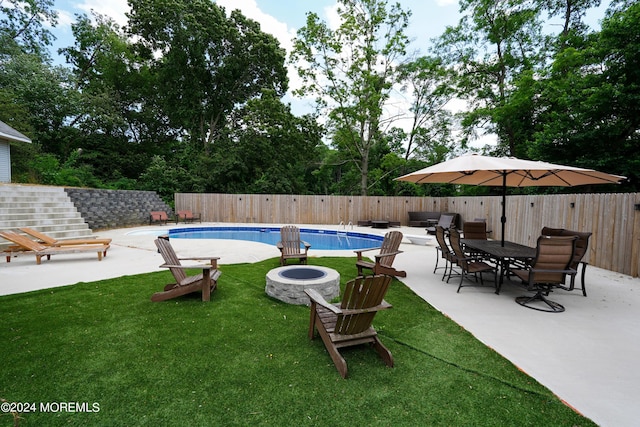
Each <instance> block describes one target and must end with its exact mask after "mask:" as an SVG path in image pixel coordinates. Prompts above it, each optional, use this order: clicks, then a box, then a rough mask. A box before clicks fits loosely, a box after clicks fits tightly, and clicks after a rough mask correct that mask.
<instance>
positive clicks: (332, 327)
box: [305, 275, 393, 378]
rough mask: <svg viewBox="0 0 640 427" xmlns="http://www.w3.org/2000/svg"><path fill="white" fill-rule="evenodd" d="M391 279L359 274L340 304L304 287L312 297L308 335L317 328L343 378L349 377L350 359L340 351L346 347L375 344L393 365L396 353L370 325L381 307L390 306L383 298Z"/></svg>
mask: <svg viewBox="0 0 640 427" xmlns="http://www.w3.org/2000/svg"><path fill="white" fill-rule="evenodd" d="M390 283H391V277H389V276H383V275H379V276H368V277H358V278H356V279H354V280H351V281H349V282H348V283H347V285H346V286H345V290H344V295H343V297H342V302H341V303H340V304H336V305H334V304H329V303H328V302H327V301H326V300H325V299H324V298H323V297H322V295H320V293H318V292H317V291H316V290H314V289H305V292H306V294H307V295H308V296H309V299H310V300H311V317H310V320H309V338H310V339H313V338H314V337H315V330H316V329H317V331H318V333H319V334H320V337H321V338H322V341H323V342H324V345H325V347H326V348H327V351H328V352H329V355H330V356H331V359H332V360H333V363H334V364H335V365H336V368H337V369H338V372H340V375H341V376H342V378H346V377H347V362H346V361H345V360H344V358H343V357H342V355H341V354H340V353H339V351H338V350H339V349H340V348H343V347H350V346H356V345H361V344H367V343H370V344H373V347H374V348H375V349H376V351H377V352H378V354H379V355H380V356H381V357H382V360H384V363H385V364H387V366H390V367H393V356H392V355H391V352H390V351H389V350H388V349H387V348H386V347H385V346H384V345H383V344H382V342H381V341H380V339H379V338H378V335H377V333H376V330H375V329H374V328H373V327H372V326H371V323H372V322H373V318H374V317H375V315H376V313H377V312H378V311H380V310H386V309H388V308H391V305H390V304H389V303H387V302H386V301H385V300H384V296H385V294H386V293H387V289H388V288H389V285H390Z"/></svg>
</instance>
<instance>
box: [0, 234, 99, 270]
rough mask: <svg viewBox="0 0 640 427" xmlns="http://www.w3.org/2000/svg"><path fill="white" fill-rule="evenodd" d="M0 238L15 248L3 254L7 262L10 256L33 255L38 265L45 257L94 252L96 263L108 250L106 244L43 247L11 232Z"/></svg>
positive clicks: (0, 235)
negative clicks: (12, 244)
mask: <svg viewBox="0 0 640 427" xmlns="http://www.w3.org/2000/svg"><path fill="white" fill-rule="evenodd" d="M0 237H2V238H3V239H5V240H8V241H10V242H12V243H15V245H16V246H17V247H16V248H14V249H8V250H6V251H4V252H3V254H4V255H6V257H7V262H10V261H11V257H12V256H17V255H22V254H26V255H31V254H33V255H35V257H36V264H40V263H41V261H42V257H43V256H46V257H47V259H51V255H56V254H70V253H78V252H96V253H97V254H98V261H102V256H103V254H105V253H106V251H107V249H109V245H108V244H95V245H90V244H82V245H68V246H45V245H43V244H41V243H38V242H36V241H34V240H31V239H30V238H28V237H26V236H23V235H22V234H18V233H15V232H13V231H0Z"/></svg>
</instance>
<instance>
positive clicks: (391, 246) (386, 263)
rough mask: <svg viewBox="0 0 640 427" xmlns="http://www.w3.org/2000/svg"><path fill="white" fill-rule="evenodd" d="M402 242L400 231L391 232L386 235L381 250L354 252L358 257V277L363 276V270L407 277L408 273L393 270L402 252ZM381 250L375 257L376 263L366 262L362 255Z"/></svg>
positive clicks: (359, 250) (369, 249)
mask: <svg viewBox="0 0 640 427" xmlns="http://www.w3.org/2000/svg"><path fill="white" fill-rule="evenodd" d="M400 242H402V233H401V232H399V231H389V232H388V233H387V234H385V235H384V240H383V241H382V246H380V247H379V248H368V249H358V250H356V251H354V252H355V253H356V254H357V255H358V259H357V261H356V267H357V268H358V276H363V275H364V273H363V270H365V269H366V270H371V271H372V272H373V274H386V275H388V276H400V277H407V272H406V271H399V270H396V269H395V268H393V261H394V260H395V259H396V255H398V254H401V253H402V251H400V250H398V248H399V247H400ZM378 249H379V250H380V253H379V254H378V255H375V259H376V261H375V262H370V261H366V260H365V259H363V257H362V253H363V252H366V251H372V250H378Z"/></svg>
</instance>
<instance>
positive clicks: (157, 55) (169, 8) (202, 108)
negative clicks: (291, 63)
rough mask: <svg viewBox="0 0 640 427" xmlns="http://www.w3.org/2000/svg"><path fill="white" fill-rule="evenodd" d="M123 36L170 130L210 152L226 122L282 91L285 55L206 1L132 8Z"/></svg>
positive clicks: (140, 3) (254, 28)
mask: <svg viewBox="0 0 640 427" xmlns="http://www.w3.org/2000/svg"><path fill="white" fill-rule="evenodd" d="M129 4H130V6H131V12H130V13H129V15H128V16H129V33H130V34H131V35H132V36H134V37H137V38H138V42H137V44H138V48H139V51H140V54H141V55H142V57H144V58H146V60H147V61H148V63H149V64H150V71H151V72H152V73H153V74H154V76H155V78H156V85H157V86H156V92H157V94H158V96H159V102H160V103H161V106H162V108H163V111H164V112H165V114H166V115H167V117H168V118H169V120H170V123H171V124H172V126H173V127H174V128H176V129H180V130H181V131H182V132H183V133H184V134H186V136H187V137H188V138H190V139H191V140H192V141H194V142H198V143H199V144H200V146H201V147H203V149H204V150H205V152H208V150H210V147H211V144H212V143H213V142H214V141H215V140H216V139H217V138H218V137H219V136H220V135H221V133H222V129H223V128H224V126H225V125H226V123H225V120H226V118H227V117H228V116H229V115H230V113H231V112H232V111H233V110H234V109H235V108H237V107H238V106H241V105H244V104H246V102H247V101H248V100H250V99H252V98H254V97H258V96H260V94H261V91H262V90H263V89H270V90H273V91H275V93H277V94H278V95H280V96H282V95H284V93H285V92H286V90H287V77H286V69H285V67H284V60H285V51H284V50H283V49H282V48H280V46H279V44H278V42H277V40H276V39H275V37H273V36H272V35H269V34H266V33H263V32H262V31H261V30H260V25H259V24H258V23H256V22H255V21H252V20H250V19H247V18H246V17H244V16H243V15H242V14H241V13H240V12H239V11H237V10H236V11H233V12H232V13H231V15H230V16H229V17H227V16H226V14H225V10H224V8H221V7H219V6H217V5H216V4H215V3H213V2H211V1H209V0H189V1H187V0H175V1H156V0H130V1H129Z"/></svg>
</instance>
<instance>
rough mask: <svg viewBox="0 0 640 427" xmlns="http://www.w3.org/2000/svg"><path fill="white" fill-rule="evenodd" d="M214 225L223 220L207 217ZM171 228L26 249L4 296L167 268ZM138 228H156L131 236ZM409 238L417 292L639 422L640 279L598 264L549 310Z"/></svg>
mask: <svg viewBox="0 0 640 427" xmlns="http://www.w3.org/2000/svg"><path fill="white" fill-rule="evenodd" d="M206 225H211V226H215V225H220V224H202V226H206ZM224 225H229V224H224ZM238 225H243V224H238ZM244 225H246V224H244ZM198 226H200V224H198ZM265 226H269V224H265ZM274 226H276V225H274ZM305 227H306V226H305ZM308 227H310V228H333V229H335V228H336V227H335V226H334V227H322V226H308ZM169 228H175V226H155V227H138V228H131V229H118V230H108V231H101V232H99V233H96V235H97V236H100V237H111V238H112V239H113V242H112V245H111V249H110V250H109V253H108V256H107V257H106V258H105V259H104V260H103V261H101V262H98V261H97V259H96V257H95V254H70V255H57V256H56V257H54V258H52V259H51V260H50V261H46V260H44V261H43V263H42V265H36V263H35V259H34V257H33V256H20V257H17V258H14V259H12V261H11V262H10V263H9V264H7V263H6V262H4V261H2V262H1V264H2V265H0V295H7V294H15V293H22V292H28V291H32V290H37V289H47V288H53V287H58V286H64V285H70V284H74V283H77V282H90V281H96V280H101V279H106V278H113V277H120V276H124V275H131V274H139V273H146V272H151V271H158V266H159V265H160V264H161V263H162V260H161V257H160V255H159V254H158V253H157V251H156V248H155V245H154V243H153V239H154V235H155V234H154V233H153V231H154V230H159V229H167V230H168V229H169ZM400 230H401V231H402V232H403V233H404V234H405V235H423V234H424V230H423V229H421V228H406V227H403V228H401V229H400ZM132 231H136V232H144V231H149V234H135V235H132V234H128V233H130V232H132ZM347 231H351V230H350V229H349V230H347ZM354 231H360V232H366V233H372V234H373V233H376V234H384V232H385V231H386V230H372V229H370V228H360V227H354ZM405 241H406V243H403V244H402V246H401V250H403V251H404V253H403V254H401V255H399V256H398V257H397V258H396V261H395V264H394V265H395V266H396V267H398V268H399V269H402V270H406V271H407V278H406V279H403V282H404V283H405V284H406V285H407V286H409V287H410V288H411V289H412V290H413V291H414V292H415V293H416V294H417V295H419V296H420V297H422V298H423V299H425V300H426V301H427V302H429V303H430V304H431V305H432V306H434V307H435V308H436V309H438V310H439V311H441V312H442V313H444V314H446V315H447V316H448V317H450V318H451V319H453V320H454V321H455V322H457V323H458V324H460V325H461V326H462V327H464V328H465V329H466V330H468V331H469V332H470V333H472V334H473V335H474V336H475V337H476V338H477V339H479V340H480V341H481V342H483V343H484V344H486V345H487V346H489V347H491V348H493V349H494V350H495V351H497V352H498V353H500V354H501V355H502V356H504V357H505V358H507V359H509V360H510V361H511V362H512V363H513V364H514V365H516V366H517V367H518V368H520V369H522V370H523V371H524V372H526V373H527V374H529V375H530V376H532V377H534V378H535V379H536V380H538V381H539V382H540V383H542V384H544V385H545V386H546V387H548V388H549V389H550V390H552V391H553V392H554V393H555V394H556V395H558V396H559V397H560V398H561V399H563V400H564V401H565V402H566V403H567V404H568V405H570V406H572V407H573V408H575V409H576V410H577V411H578V412H580V413H582V414H583V415H585V416H586V417H589V418H590V419H592V420H593V421H595V422H596V423H597V424H599V425H602V426H616V427H617V426H636V425H637V424H638V419H640V407H639V406H638V405H637V402H638V401H640V369H638V368H636V362H637V361H638V360H640V315H639V314H638V313H639V308H640V279H638V278H631V277H629V276H625V275H622V274H618V273H613V272H610V271H607V270H603V269H599V268H595V267H591V266H589V267H588V268H587V280H586V282H587V292H588V295H589V296H588V297H587V298H585V297H583V296H582V294H581V293H580V292H565V291H557V292H554V293H553V294H552V299H553V300H554V301H557V302H559V303H561V304H563V305H564V306H565V307H566V311H565V312H564V313H558V314H555V313H543V312H539V311H535V310H530V309H527V308H524V307H521V306H519V305H518V304H516V303H515V302H514V298H515V297H516V296H520V295H523V294H526V292H525V291H524V289H523V288H522V287H520V286H517V285H515V284H505V286H503V289H502V292H501V294H500V295H496V294H495V293H494V292H493V290H492V288H491V287H490V286H487V287H464V288H462V290H461V291H460V293H459V294H458V293H456V289H457V283H458V280H457V279H452V281H451V283H449V284H447V283H445V282H442V281H441V280H440V278H441V274H440V273H439V274H433V268H434V265H435V260H436V249H435V246H434V244H433V243H431V244H427V245H426V246H422V245H416V244H411V243H410V241H409V240H408V239H405ZM172 244H173V246H174V248H175V249H176V251H177V252H178V254H180V255H181V256H189V255H193V256H197V255H200V256H202V255H217V256H220V257H221V259H220V264H233V263H240V262H255V261H259V260H263V259H267V258H273V257H276V256H278V251H277V249H276V248H275V247H274V246H271V245H266V244H261V243H253V242H245V241H230V240H210V239H207V240H191V239H189V240H187V239H173V240H172ZM310 254H311V255H312V256H325V255H331V256H353V255H354V254H353V252H351V251H314V250H313V248H312V249H311V251H310ZM354 273H355V267H354ZM454 282H455V284H454ZM398 363H401V361H398Z"/></svg>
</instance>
